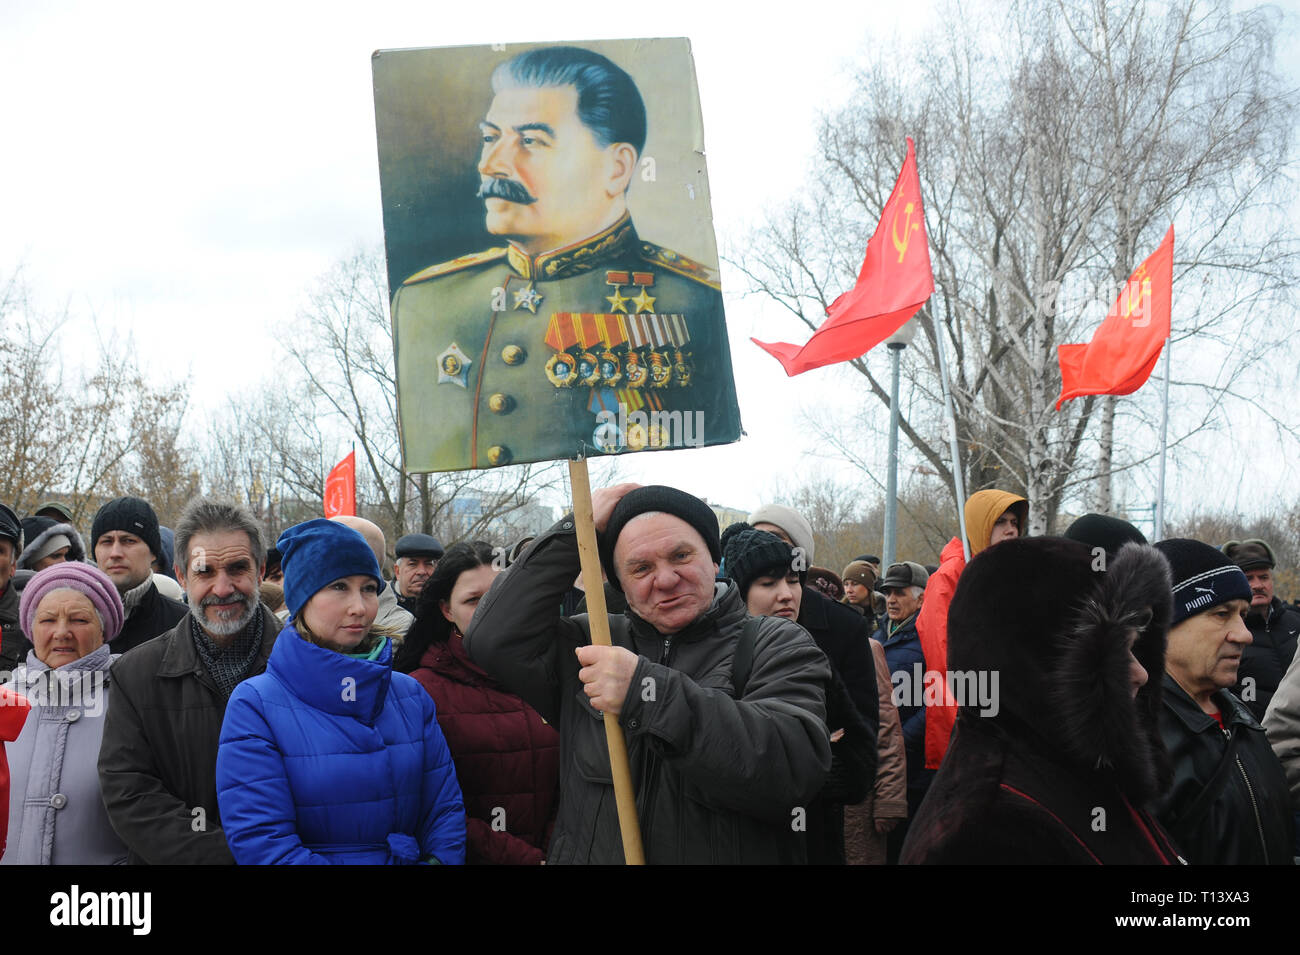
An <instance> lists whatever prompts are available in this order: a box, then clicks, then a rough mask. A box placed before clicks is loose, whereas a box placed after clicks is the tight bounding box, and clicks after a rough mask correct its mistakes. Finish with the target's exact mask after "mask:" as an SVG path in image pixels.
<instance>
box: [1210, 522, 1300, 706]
mask: <svg viewBox="0 0 1300 955" xmlns="http://www.w3.org/2000/svg"><path fill="white" fill-rule="evenodd" d="M1223 553H1224V554H1225V555H1226V556H1227V558H1228V559H1229V560H1230V561H1232V562H1233V563H1234V564H1236V565H1237V566H1238V567H1240V568H1241V569H1242V571H1243V572H1244V573H1245V575H1246V582H1247V583H1248V584H1250V611H1249V612H1248V613H1247V614H1246V626H1247V627H1248V628H1249V629H1250V635H1251V636H1252V637H1253V638H1254V639H1253V640H1251V642H1250V643H1249V644H1248V645H1247V646H1246V647H1245V648H1244V649H1243V650H1242V653H1241V666H1239V667H1238V668H1237V685H1236V686H1234V687H1233V688H1232V694H1233V696H1235V697H1237V698H1238V699H1239V700H1241V701H1242V702H1243V703H1245V704H1246V706H1247V707H1249V708H1250V712H1251V715H1252V716H1254V717H1255V719H1257V720H1259V721H1260V722H1261V723H1262V722H1263V720H1264V713H1265V712H1266V711H1267V710H1268V704H1269V701H1270V700H1272V699H1273V694H1274V693H1275V692H1276V691H1277V687H1278V684H1279V683H1281V682H1282V676H1283V675H1284V674H1285V673H1286V671H1287V668H1288V667H1289V666H1291V660H1292V658H1294V657H1295V647H1296V635H1297V634H1300V610H1297V609H1296V608H1295V607H1292V606H1291V605H1290V604H1284V603H1283V602H1282V601H1281V600H1279V599H1278V598H1277V597H1275V596H1273V567H1274V565H1275V563H1276V561H1274V559H1273V549H1272V548H1271V547H1269V546H1268V544H1266V543H1265V542H1264V541H1262V540H1248V541H1228V543H1226V544H1224V545H1223Z"/></svg>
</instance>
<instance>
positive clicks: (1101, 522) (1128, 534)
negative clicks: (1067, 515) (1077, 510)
mask: <svg viewBox="0 0 1300 955" xmlns="http://www.w3.org/2000/svg"><path fill="white" fill-rule="evenodd" d="M1063 536H1065V537H1068V538H1069V539H1070V540H1072V541H1078V542H1079V543H1081V544H1087V545H1088V546H1089V547H1100V548H1101V549H1102V550H1104V551H1105V552H1106V553H1107V554H1108V555H1109V556H1111V557H1114V556H1115V555H1116V554H1117V553H1118V552H1119V549H1120V548H1121V547H1123V546H1124V545H1125V544H1128V543H1133V544H1145V543H1146V542H1147V539H1146V537H1145V536H1144V535H1143V533H1142V532H1141V531H1140V530H1138V529H1137V528H1136V527H1134V526H1133V525H1132V524H1130V523H1129V522H1128V521H1122V520H1120V519H1119V518H1118V517H1110V516H1108V515H1106V514H1085V515H1083V517H1081V518H1079V519H1078V520H1077V521H1075V522H1074V523H1073V524H1071V525H1070V526H1069V527H1068V528H1067V529H1066V531H1065V534H1064V535H1063Z"/></svg>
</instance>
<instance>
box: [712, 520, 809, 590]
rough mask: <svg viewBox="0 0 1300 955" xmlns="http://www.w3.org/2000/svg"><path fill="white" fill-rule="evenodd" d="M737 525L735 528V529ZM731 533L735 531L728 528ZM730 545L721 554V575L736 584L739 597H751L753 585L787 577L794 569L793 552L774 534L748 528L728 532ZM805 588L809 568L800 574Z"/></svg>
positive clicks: (800, 579)
mask: <svg viewBox="0 0 1300 955" xmlns="http://www.w3.org/2000/svg"><path fill="white" fill-rule="evenodd" d="M735 526H736V525H734V524H733V525H732V527H735ZM727 530H728V531H731V530H732V528H731V527H728V528H727ZM726 537H727V546H726V547H725V548H724V549H723V551H722V570H721V572H722V573H723V574H724V575H725V576H727V577H729V578H730V579H731V580H734V581H735V582H736V586H737V587H739V588H740V595H741V596H742V597H747V596H748V595H749V588H750V585H751V584H753V582H754V581H755V580H757V579H758V578H759V577H767V576H769V575H771V576H777V575H779V576H781V577H784V576H785V575H786V574H788V573H789V572H790V570H791V569H793V567H794V549H793V548H792V547H791V546H790V545H789V544H787V543H786V542H785V541H783V540H781V538H779V537H777V536H776V535H775V534H771V533H769V532H767V531H756V530H754V529H753V528H752V527H746V528H743V529H741V530H739V531H735V532H732V533H728V534H727V535H726ZM798 573H799V583H800V584H801V585H802V584H803V582H804V581H805V580H806V579H807V577H808V571H807V570H806V569H804V570H800V571H798Z"/></svg>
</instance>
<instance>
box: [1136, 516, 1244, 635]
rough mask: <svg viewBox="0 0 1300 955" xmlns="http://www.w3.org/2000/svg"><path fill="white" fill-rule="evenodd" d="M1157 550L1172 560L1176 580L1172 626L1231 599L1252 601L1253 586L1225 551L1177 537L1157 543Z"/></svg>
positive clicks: (1170, 565) (1170, 564)
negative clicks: (1251, 589) (1251, 586)
mask: <svg viewBox="0 0 1300 955" xmlns="http://www.w3.org/2000/svg"><path fill="white" fill-rule="evenodd" d="M1155 548H1156V550H1158V551H1160V553H1162V554H1164V555H1165V557H1166V558H1168V560H1169V567H1170V569H1171V570H1172V571H1173V581H1174V613H1173V618H1172V619H1171V620H1170V623H1169V626H1170V628H1171V629H1172V628H1173V627H1176V626H1178V625H1179V624H1180V623H1182V622H1183V621H1184V620H1186V619H1187V618H1188V617H1192V616H1195V615H1196V614H1198V613H1204V612H1205V611H1206V610H1209V609H1210V608H1211V607H1215V606H1218V605H1219V604H1222V603H1227V602H1228V601H1229V600H1245V601H1246V602H1248V603H1249V602H1250V596H1251V594H1250V583H1249V582H1248V581H1247V580H1246V574H1245V573H1244V572H1243V571H1242V569H1241V568H1240V567H1238V566H1237V565H1236V564H1234V563H1233V562H1232V561H1231V560H1229V559H1228V558H1227V557H1225V556H1224V554H1223V552H1222V551H1219V550H1217V549H1216V548H1213V547H1211V546H1210V545H1209V544H1204V543H1202V542H1201V541H1195V540H1188V539H1187V538H1182V537H1174V538H1170V539H1169V540H1163V541H1158V542H1157V543H1156V545H1155Z"/></svg>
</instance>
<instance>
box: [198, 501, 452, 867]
mask: <svg viewBox="0 0 1300 955" xmlns="http://www.w3.org/2000/svg"><path fill="white" fill-rule="evenodd" d="M276 546H277V547H278V549H279V551H280V553H281V555H282V564H281V566H282V567H283V569H284V597H285V604H286V606H287V607H288V609H289V616H290V621H291V622H290V624H289V626H287V627H285V629H284V630H283V631H281V633H280V637H279V639H278V640H277V641H276V644H275V649H274V650H273V651H272V652H271V657H270V660H269V661H268V662H267V668H266V673H264V674H262V675H261V676H257V677H253V678H252V679H249V680H245V681H244V682H243V683H241V684H240V685H239V686H238V687H237V688H236V689H235V691H234V693H233V694H232V695H231V697H230V703H229V704H228V705H227V707H226V717H225V722H224V723H223V724H222V727H221V746H220V749H219V750H218V753H217V795H218V799H219V803H220V807H221V825H222V827H223V829H224V830H225V834H226V841H227V842H228V843H229V845H230V851H231V852H232V853H233V854H234V856H235V861H236V862H238V863H240V864H241V865H250V864H251V865H266V864H275V863H290V864H293V863H298V864H328V863H355V864H362V865H383V864H411V863H419V862H424V863H431V864H452V863H454V864H459V863H462V862H464V861H465V809H464V805H463V803H462V800H461V793H460V787H459V785H458V784H457V782H456V771H455V768H454V766H453V764H452V760H451V755H450V753H449V752H448V750H447V744H446V742H445V741H444V739H443V736H442V731H441V730H440V729H439V727H438V722H437V720H436V718H435V711H434V704H433V700H432V699H431V698H430V697H429V695H428V694H427V693H425V692H424V690H423V688H421V686H420V685H419V684H418V683H416V682H415V680H413V679H411V678H410V677H409V676H407V675H405V674H403V673H394V672H393V669H392V665H391V663H392V641H391V640H390V639H389V638H388V637H387V636H385V635H384V634H383V633H382V632H379V631H376V630H374V629H372V624H373V623H374V619H375V615H376V614H377V612H378V609H379V590H380V588H381V587H383V586H384V581H383V578H382V577H381V576H380V572H379V566H378V564H377V563H376V562H375V556H374V553H373V552H372V551H371V550H370V545H368V544H367V543H366V542H365V539H364V538H362V536H361V535H360V534H358V533H357V532H356V531H354V530H352V529H351V528H349V527H344V526H343V525H342V524H339V523H337V522H334V521H328V520H324V519H317V520H312V521H307V522H306V523H303V524H298V525H296V526H294V527H291V528H289V529H288V530H286V531H285V532H284V533H283V534H281V535H280V539H279V541H277V542H276Z"/></svg>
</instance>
